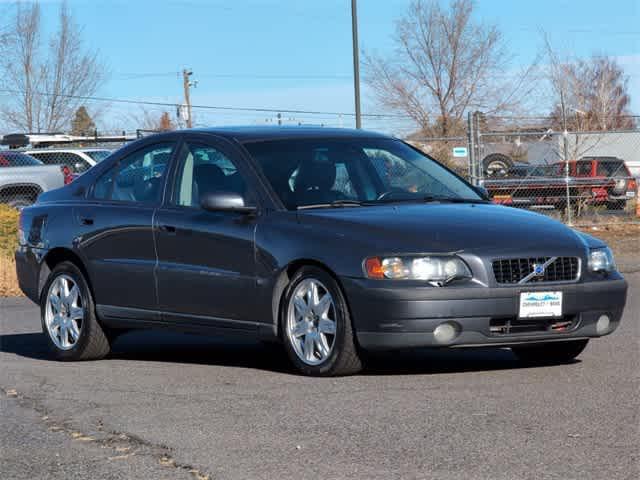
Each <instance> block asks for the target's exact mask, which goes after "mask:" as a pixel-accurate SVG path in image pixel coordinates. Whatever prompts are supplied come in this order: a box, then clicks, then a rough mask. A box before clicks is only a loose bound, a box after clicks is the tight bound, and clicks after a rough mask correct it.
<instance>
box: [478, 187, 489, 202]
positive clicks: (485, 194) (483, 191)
mask: <svg viewBox="0 0 640 480" xmlns="http://www.w3.org/2000/svg"><path fill="white" fill-rule="evenodd" d="M475 188H476V192H478V194H479V195H480V196H481V197H482V198H483V199H485V200H491V196H490V195H489V190H487V189H486V188H485V187H483V186H482V185H477V186H476V187H475Z"/></svg>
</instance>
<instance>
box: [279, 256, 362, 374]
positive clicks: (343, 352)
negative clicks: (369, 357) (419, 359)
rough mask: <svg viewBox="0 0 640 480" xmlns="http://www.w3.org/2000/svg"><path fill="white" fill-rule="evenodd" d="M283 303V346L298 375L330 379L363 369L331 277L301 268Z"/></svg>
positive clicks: (345, 308)
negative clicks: (330, 377) (300, 373)
mask: <svg viewBox="0 0 640 480" xmlns="http://www.w3.org/2000/svg"><path fill="white" fill-rule="evenodd" d="M282 303H283V307H282V308H281V312H280V327H281V330H280V331H281V332H282V339H283V343H284V346H285V349H286V351H287V354H288V355H289V358H290V359H291V362H292V363H293V364H294V365H295V367H296V368H297V369H298V370H299V371H300V372H302V373H303V374H305V375H310V376H326V377H329V376H339V375H350V374H354V373H357V372H359V371H360V370H361V369H362V361H361V359H360V356H359V354H358V349H357V346H356V342H355V337H354V333H353V328H352V325H351V316H350V314H349V308H348V306H347V302H346V300H345V298H344V295H343V294H342V291H341V289H340V286H339V285H338V284H337V282H336V281H335V280H334V279H333V278H332V277H331V275H329V274H328V273H327V272H325V271H324V270H322V269H320V268H317V267H312V266H305V267H302V268H301V269H300V270H298V271H297V272H296V273H295V274H294V275H293V278H292V279H291V282H290V283H289V286H288V287H287V289H286V291H285V296H284V301H283V302H282Z"/></svg>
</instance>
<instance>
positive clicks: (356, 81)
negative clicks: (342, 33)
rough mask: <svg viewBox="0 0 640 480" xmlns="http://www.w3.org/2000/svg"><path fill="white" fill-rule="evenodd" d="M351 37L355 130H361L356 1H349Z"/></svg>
mask: <svg viewBox="0 0 640 480" xmlns="http://www.w3.org/2000/svg"><path fill="white" fill-rule="evenodd" d="M351 36H352V40H353V90H354V94H355V102H356V128H362V118H361V113H360V54H359V51H358V50H359V49H358V9H357V5H356V0H351Z"/></svg>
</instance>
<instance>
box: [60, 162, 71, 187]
mask: <svg viewBox="0 0 640 480" xmlns="http://www.w3.org/2000/svg"><path fill="white" fill-rule="evenodd" d="M61 169H62V175H63V176H64V184H65V185H69V184H70V183H71V182H73V173H72V172H71V169H70V168H69V166H68V165H62V167H61Z"/></svg>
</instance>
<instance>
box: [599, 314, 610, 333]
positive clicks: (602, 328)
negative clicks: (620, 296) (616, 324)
mask: <svg viewBox="0 0 640 480" xmlns="http://www.w3.org/2000/svg"><path fill="white" fill-rule="evenodd" d="M610 325H611V320H610V319H609V315H600V318H598V321H597V322H596V333H597V334H598V335H604V334H605V333H607V332H608V331H609V327H610Z"/></svg>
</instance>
